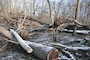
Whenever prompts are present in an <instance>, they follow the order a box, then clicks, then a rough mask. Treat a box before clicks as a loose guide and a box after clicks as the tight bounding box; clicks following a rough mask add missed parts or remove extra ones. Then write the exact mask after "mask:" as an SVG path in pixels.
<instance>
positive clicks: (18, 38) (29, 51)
mask: <svg viewBox="0 0 90 60" xmlns="http://www.w3.org/2000/svg"><path fill="white" fill-rule="evenodd" d="M10 32H11V33H12V34H13V35H14V36H15V38H16V39H17V40H18V42H19V44H20V45H21V46H22V47H23V48H24V49H25V50H26V51H27V53H32V51H33V49H32V48H31V47H30V46H29V45H27V44H26V43H25V42H24V41H23V39H22V38H21V37H20V36H19V35H18V34H17V33H16V31H14V30H13V29H10Z"/></svg>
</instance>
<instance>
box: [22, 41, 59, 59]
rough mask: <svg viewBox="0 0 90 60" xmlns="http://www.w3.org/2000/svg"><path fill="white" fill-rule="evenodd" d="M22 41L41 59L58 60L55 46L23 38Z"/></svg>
mask: <svg viewBox="0 0 90 60" xmlns="http://www.w3.org/2000/svg"><path fill="white" fill-rule="evenodd" d="M24 42H25V43H26V44H28V45H29V46H31V47H32V48H33V52H32V54H33V55H34V56H36V57H38V58H40V59H42V60H58V53H59V51H58V50H57V49H56V48H54V47H50V46H45V45H41V44H37V43H34V42H30V41H25V40H24Z"/></svg>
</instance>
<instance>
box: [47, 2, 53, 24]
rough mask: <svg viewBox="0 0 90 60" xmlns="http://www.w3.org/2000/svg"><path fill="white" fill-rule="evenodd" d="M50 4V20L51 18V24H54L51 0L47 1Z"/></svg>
mask: <svg viewBox="0 0 90 60" xmlns="http://www.w3.org/2000/svg"><path fill="white" fill-rule="evenodd" d="M47 2H48V4H49V11H50V18H51V23H52V24H53V16H52V6H51V3H50V1H49V0H47Z"/></svg>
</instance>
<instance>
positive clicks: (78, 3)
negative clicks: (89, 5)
mask: <svg viewBox="0 0 90 60" xmlns="http://www.w3.org/2000/svg"><path fill="white" fill-rule="evenodd" d="M79 11H80V0H77V7H76V14H75V20H78V13H79ZM76 30H77V23H76V22H75V26H74V30H73V35H76Z"/></svg>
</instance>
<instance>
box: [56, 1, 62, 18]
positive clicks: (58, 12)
mask: <svg viewBox="0 0 90 60" xmlns="http://www.w3.org/2000/svg"><path fill="white" fill-rule="evenodd" d="M62 2H63V0H61V1H60V2H59V5H58V11H57V16H56V17H59V14H60V7H61V4H62Z"/></svg>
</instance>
